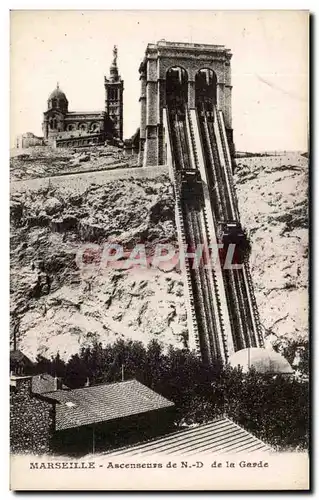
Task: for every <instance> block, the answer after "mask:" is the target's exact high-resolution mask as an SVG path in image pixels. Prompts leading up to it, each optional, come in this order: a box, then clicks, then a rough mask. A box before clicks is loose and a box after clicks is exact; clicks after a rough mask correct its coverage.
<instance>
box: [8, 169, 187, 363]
mask: <svg viewBox="0 0 319 500" xmlns="http://www.w3.org/2000/svg"><path fill="white" fill-rule="evenodd" d="M11 217H12V220H11V326H12V332H15V334H16V336H17V338H18V339H19V347H20V349H21V350H22V351H23V352H24V353H25V354H26V355H27V356H29V357H31V358H32V359H34V358H35V357H36V355H37V354H38V353H41V354H42V355H45V356H50V355H51V354H55V353H56V352H57V351H59V352H60V354H61V356H62V357H64V358H67V357H68V356H70V355H71V354H73V353H76V352H78V350H79V348H80V346H83V345H86V344H87V343H91V342H92V341H93V340H94V339H99V340H101V341H102V342H109V341H112V340H114V339H116V338H118V337H121V336H124V337H130V338H132V339H139V340H142V341H144V342H148V341H149V340H151V339H152V338H154V337H157V338H158V339H160V340H162V341H163V342H164V344H175V345H176V344H177V345H180V346H184V345H185V344H186V341H187V329H186V314H185V310H184V303H183V285H182V280H181V276H180V274H179V273H178V272H177V271H171V272H170V273H166V272H163V271H160V270H159V269H156V268H152V267H151V266H148V268H147V269H143V268H140V266H135V267H132V268H131V269H127V270H120V269H116V268H114V267H109V266H104V265H102V264H101V262H100V260H99V259H96V258H95V257H94V253H93V260H92V258H90V255H89V253H90V247H89V246H90V245H91V246H92V244H94V245H98V251H97V254H100V253H101V252H99V249H101V250H102V249H103V245H104V244H105V242H107V241H112V242H116V243H119V244H121V245H122V246H123V248H124V249H125V250H127V251H128V252H130V251H131V249H132V248H133V247H134V246H135V245H136V244H144V245H145V248H146V249H147V250H148V251H149V253H150V254H152V253H153V251H154V248H155V245H156V243H166V242H169V243H171V244H175V243H176V230H175V223H174V199H173V193H172V188H171V185H170V183H169V182H168V179H167V178H166V177H162V178H161V177H160V178H158V179H156V181H152V180H146V179H145V180H144V179H143V181H139V180H125V181H112V182H107V183H106V184H105V185H104V186H102V187H101V186H94V185H92V186H91V187H90V188H89V189H85V190H84V191H83V192H82V193H80V194H79V192H77V194H76V195H74V194H72V192H70V191H68V190H63V191H59V190H57V189H51V188H46V189H43V190H41V189H39V190H37V191H31V192H30V191H27V192H26V193H18V194H15V195H13V197H12V211H11ZM83 252H84V257H83V258H82V259H80V262H81V263H82V264H81V265H80V267H79V266H78V265H77V263H76V262H77V256H78V255H82V253H83ZM88 255H89V257H88ZM91 257H92V255H91ZM83 262H84V264H83Z"/></svg>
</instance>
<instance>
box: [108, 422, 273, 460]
mask: <svg viewBox="0 0 319 500" xmlns="http://www.w3.org/2000/svg"><path fill="white" fill-rule="evenodd" d="M271 451H273V450H272V448H271V447H270V446H269V445H267V444H266V443H264V442H263V441H261V440H260V439H258V438H256V437H255V436H253V435H252V434H250V433H249V432H247V431H245V429H243V428H242V427H240V426H239V425H237V424H235V423H234V422H233V421H232V420H230V419H229V418H226V417H222V418H218V419H216V420H214V421H213V422H209V423H207V424H201V425H195V426H192V427H190V428H187V429H184V430H180V431H177V432H173V433H170V434H167V435H165V436H163V437H160V438H155V439H152V440H150V441H148V442H146V443H143V442H142V443H138V444H136V445H133V446H130V447H126V448H120V449H118V450H115V451H110V452H109V453H107V455H109V454H110V455H112V456H116V455H121V456H134V455H183V456H191V455H204V454H213V453H216V454H221V453H231V454H234V453H245V454H246V453H253V452H258V453H261V452H271Z"/></svg>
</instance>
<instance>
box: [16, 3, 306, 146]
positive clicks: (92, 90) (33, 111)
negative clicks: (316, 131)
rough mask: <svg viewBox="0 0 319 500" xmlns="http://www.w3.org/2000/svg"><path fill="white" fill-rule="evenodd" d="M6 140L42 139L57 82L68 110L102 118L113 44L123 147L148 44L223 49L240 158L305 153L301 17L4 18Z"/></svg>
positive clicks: (38, 14)
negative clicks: (120, 84) (7, 25)
mask: <svg viewBox="0 0 319 500" xmlns="http://www.w3.org/2000/svg"><path fill="white" fill-rule="evenodd" d="M10 31H11V33H10V80H11V82H10V109H11V112H10V117H11V119H10V122H11V123H10V137H11V145H13V144H14V138H15V137H16V135H18V134H20V133H24V132H33V133H34V134H36V135H42V130H41V123H42V117H43V112H44V111H45V110H46V109H47V98H48V95H49V94H50V93H51V91H52V90H53V89H54V88H55V87H56V83H57V82H59V85H60V88H61V89H62V90H63V91H64V92H65V94H66V96H67V98H68V101H69V110H70V111H88V110H103V109H104V75H106V76H108V74H109V67H110V64H111V60H112V49H113V45H114V44H115V45H117V46H118V66H119V70H120V74H121V77H122V79H123V80H124V138H128V137H130V136H131V135H132V134H133V133H134V132H135V131H136V129H137V127H138V126H139V120H140V107H139V102H138V99H139V95H140V82H139V73H138V68H139V64H140V62H141V60H142V59H143V57H144V53H145V49H146V46H147V44H148V43H155V42H157V41H159V40H161V39H165V40H167V41H177V42H194V43H211V44H223V45H226V46H227V47H228V48H230V49H231V51H232V53H233V58H232V62H231V64H232V85H233V101H232V114H233V128H234V140H235V146H236V149H237V150H239V151H264V150H306V149H307V140H308V73H309V70H308V63H309V61H308V14H307V12H306V11H89V10H86V11H76V10H75V11H67V10H66V11H62V10H56V11H49V10H47V11H45V10H44V11H40V10H33V11H22V10H21V11H18V10H16V11H12V12H11V30H10Z"/></svg>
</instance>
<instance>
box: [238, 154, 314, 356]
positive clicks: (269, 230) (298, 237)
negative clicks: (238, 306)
mask: <svg viewBox="0 0 319 500" xmlns="http://www.w3.org/2000/svg"><path fill="white" fill-rule="evenodd" d="M235 182H236V188H237V195H238V201H239V209H240V214H241V220H242V223H243V225H244V226H245V227H246V228H247V230H248V233H249V235H250V238H251V242H252V255H251V269H252V277H253V281H254V284H255V293H256V299H257V302H258V305H259V311H260V316H261V321H262V324H263V326H264V335H265V338H266V343H267V344H269V343H271V344H273V345H278V346H279V347H280V348H282V347H285V346H286V345H287V344H288V343H291V342H294V344H295V346H296V350H297V351H298V345H302V344H303V342H304V340H305V339H307V338H308V291H307V287H308V199H307V197H308V193H307V189H308V160H307V158H305V157H304V156H302V155H300V154H298V153H291V154H285V155H282V156H270V157H260V158H256V157H253V158H243V159H241V160H237V169H236V172H235Z"/></svg>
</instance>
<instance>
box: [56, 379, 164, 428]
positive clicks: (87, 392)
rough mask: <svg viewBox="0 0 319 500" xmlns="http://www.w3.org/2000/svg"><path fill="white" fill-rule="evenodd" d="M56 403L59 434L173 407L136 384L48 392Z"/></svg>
mask: <svg viewBox="0 0 319 500" xmlns="http://www.w3.org/2000/svg"><path fill="white" fill-rule="evenodd" d="M46 396H47V397H49V398H51V399H53V400H55V401H56V402H57V405H56V415H55V426H56V430H64V429H71V428H74V427H81V426H84V425H92V424H98V423H101V422H108V421H111V420H118V419H122V418H126V417H129V416H132V415H138V414H142V413H149V412H153V411H157V410H161V409H166V408H170V407H172V406H174V403H172V402H171V401H168V399H165V398H164V397H163V396H160V395H159V394H157V393H156V392H154V391H152V390H151V389H149V388H148V387H146V386H145V385H143V384H141V383H140V382H138V381H137V380H127V381H125V382H115V383H112V384H102V385H96V386H92V387H83V388H80V389H74V390H57V391H53V392H47V393H46Z"/></svg>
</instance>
